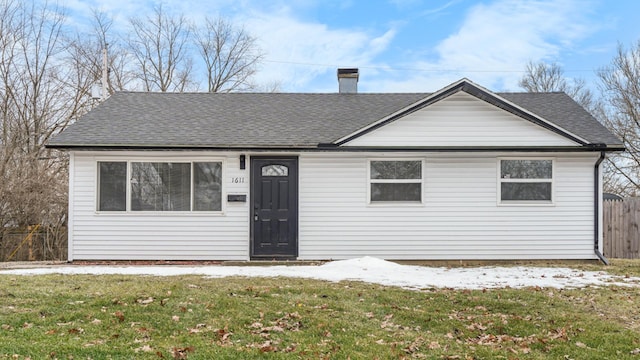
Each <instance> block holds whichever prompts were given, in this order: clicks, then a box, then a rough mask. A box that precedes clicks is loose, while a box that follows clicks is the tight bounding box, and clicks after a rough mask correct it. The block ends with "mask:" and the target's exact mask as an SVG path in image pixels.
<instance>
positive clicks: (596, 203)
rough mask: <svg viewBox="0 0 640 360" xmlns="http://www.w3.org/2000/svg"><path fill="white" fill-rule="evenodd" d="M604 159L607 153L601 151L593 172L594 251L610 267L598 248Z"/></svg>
mask: <svg viewBox="0 0 640 360" xmlns="http://www.w3.org/2000/svg"><path fill="white" fill-rule="evenodd" d="M604 158H605V152H604V151H601V152H600V157H599V158H598V161H596V166H595V168H594V171H593V224H594V225H593V250H594V251H595V253H596V256H597V257H598V259H600V261H602V263H603V264H605V265H609V260H607V258H606V257H604V255H602V253H601V252H600V247H599V246H598V244H599V239H600V164H601V163H602V161H603V160H604Z"/></svg>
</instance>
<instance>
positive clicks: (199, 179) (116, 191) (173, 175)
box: [97, 161, 222, 211]
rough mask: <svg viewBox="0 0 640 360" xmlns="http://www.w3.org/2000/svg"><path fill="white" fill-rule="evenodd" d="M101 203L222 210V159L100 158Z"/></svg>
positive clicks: (105, 206)
mask: <svg viewBox="0 0 640 360" xmlns="http://www.w3.org/2000/svg"><path fill="white" fill-rule="evenodd" d="M127 179H129V181H127ZM127 194H129V196H127ZM97 205H98V206H97V207H98V209H97V210H98V211H220V210H221V209H222V162H218V161H206V162H143V161H130V162H125V161H114V162H109V161H99V162H98V202H97Z"/></svg>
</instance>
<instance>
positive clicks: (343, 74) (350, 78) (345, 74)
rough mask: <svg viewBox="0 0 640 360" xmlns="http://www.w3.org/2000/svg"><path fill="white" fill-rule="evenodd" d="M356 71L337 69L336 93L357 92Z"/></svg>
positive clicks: (352, 69)
mask: <svg viewBox="0 0 640 360" xmlns="http://www.w3.org/2000/svg"><path fill="white" fill-rule="evenodd" d="M358 77H359V74H358V69H357V68H350V69H338V89H339V90H338V92H339V93H341V94H355V93H357V92H358Z"/></svg>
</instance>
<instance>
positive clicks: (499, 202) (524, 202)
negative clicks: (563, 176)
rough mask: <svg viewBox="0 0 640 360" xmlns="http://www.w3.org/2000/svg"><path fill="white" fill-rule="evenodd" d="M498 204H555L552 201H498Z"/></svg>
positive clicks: (544, 205) (548, 205) (543, 205)
mask: <svg viewBox="0 0 640 360" xmlns="http://www.w3.org/2000/svg"><path fill="white" fill-rule="evenodd" d="M498 206H506V207H509V206H535V207H538V206H542V207H552V206H556V204H555V203H554V202H553V201H518V200H513V201H498Z"/></svg>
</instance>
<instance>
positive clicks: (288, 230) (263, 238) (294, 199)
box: [251, 157, 298, 259]
mask: <svg viewBox="0 0 640 360" xmlns="http://www.w3.org/2000/svg"><path fill="white" fill-rule="evenodd" d="M251 199H252V207H251V222H252V224H251V230H252V232H251V235H252V236H251V257H252V258H289V259H290V258H296V257H297V256H298V158H296V157H252V158H251Z"/></svg>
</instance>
